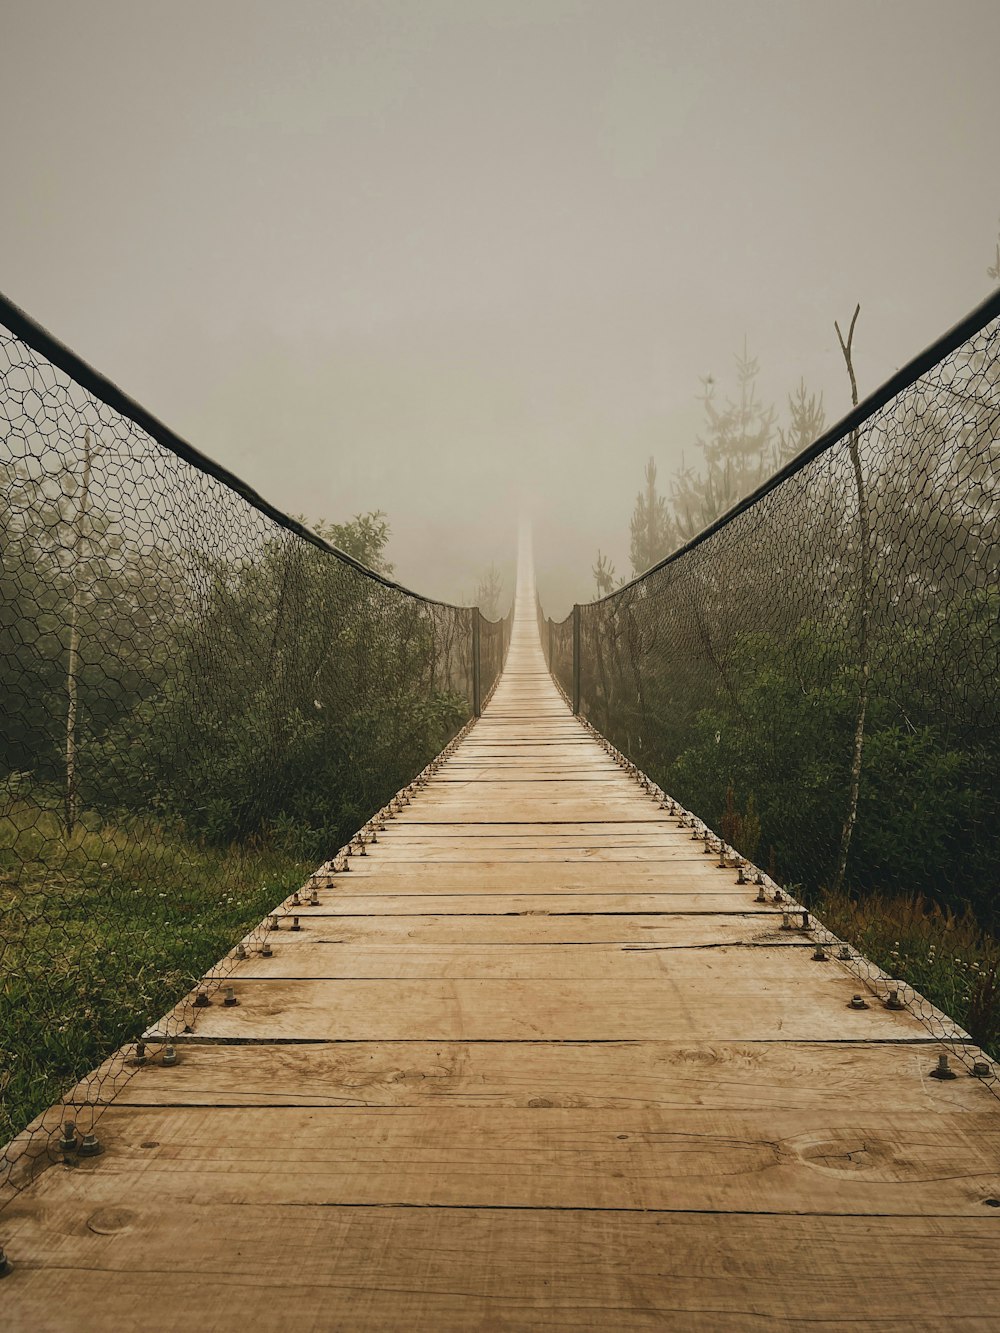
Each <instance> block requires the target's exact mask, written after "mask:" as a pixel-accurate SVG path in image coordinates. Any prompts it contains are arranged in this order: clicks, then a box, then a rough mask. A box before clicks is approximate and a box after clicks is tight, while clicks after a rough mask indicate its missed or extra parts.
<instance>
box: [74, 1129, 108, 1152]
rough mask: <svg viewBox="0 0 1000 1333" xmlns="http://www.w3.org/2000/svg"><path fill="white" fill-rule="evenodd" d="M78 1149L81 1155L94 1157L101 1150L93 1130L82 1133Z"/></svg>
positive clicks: (99, 1142)
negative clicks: (81, 1140)
mask: <svg viewBox="0 0 1000 1333" xmlns="http://www.w3.org/2000/svg"><path fill="white" fill-rule="evenodd" d="M79 1151H80V1156H81V1157H96V1156H97V1154H98V1153H99V1152H101V1151H103V1150H102V1148H101V1141H100V1139H99V1138H98V1137H97V1135H96V1134H95V1133H93V1131H91V1133H89V1134H84V1136H83V1142H82V1143H81V1144H80V1150H79Z"/></svg>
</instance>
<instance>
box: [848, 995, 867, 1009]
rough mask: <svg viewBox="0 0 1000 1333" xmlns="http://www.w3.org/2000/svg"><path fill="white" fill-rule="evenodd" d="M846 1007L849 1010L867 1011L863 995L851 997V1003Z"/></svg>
mask: <svg viewBox="0 0 1000 1333" xmlns="http://www.w3.org/2000/svg"><path fill="white" fill-rule="evenodd" d="M848 1007H849V1008H851V1009H867V1008H868V1005H867V1003H866V1001H865V997H864V996H863V995H852V996H851V1003H850V1005H849V1006H848Z"/></svg>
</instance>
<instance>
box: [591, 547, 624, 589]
mask: <svg viewBox="0 0 1000 1333" xmlns="http://www.w3.org/2000/svg"><path fill="white" fill-rule="evenodd" d="M593 573H594V586H595V587H596V588H597V595H598V597H607V595H608V593H609V592H614V590H615V588H620V587H621V585H622V582H623V580H622V579H619V578H616V577H615V567H614V565H613V564H612V562H611V560H610V559H609V557H608V556H606V555H604V554H603V553H602V552H601V551H600V550H599V551H598V552H597V563H596V564H595V565H594V566H593Z"/></svg>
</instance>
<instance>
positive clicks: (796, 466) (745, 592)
mask: <svg viewBox="0 0 1000 1333" xmlns="http://www.w3.org/2000/svg"><path fill="white" fill-rule="evenodd" d="M998 520H1000V295H998V296H995V297H993V298H992V299H991V300H990V301H988V302H987V303H985V304H984V305H983V306H981V307H980V308H979V309H978V310H977V311H975V312H973V313H972V314H971V315H970V316H969V317H968V319H967V320H965V321H963V323H962V324H961V325H959V326H957V327H956V329H954V330H952V331H951V332H950V333H949V334H947V335H946V336H945V337H944V338H943V339H942V340H940V342H939V343H938V344H936V345H935V346H934V347H933V348H931V349H929V350H928V351H927V352H926V353H924V354H923V355H922V356H921V357H919V358H917V360H916V361H914V362H912V363H911V364H910V365H909V366H908V367H906V368H904V370H902V371H901V372H900V373H899V374H898V375H897V376H896V377H894V379H893V380H892V381H891V382H890V383H889V384H888V385H886V386H885V387H884V388H883V389H882V390H880V391H879V393H877V394H875V395H873V396H872V398H870V399H868V400H867V401H866V402H865V403H862V404H861V405H860V407H859V408H858V409H857V410H856V411H855V412H853V413H852V414H851V415H850V416H849V417H847V418H846V419H845V421H844V422H843V423H841V425H839V426H838V427H835V428H834V429H833V430H832V431H830V432H828V433H827V435H825V436H824V437H823V438H822V439H821V440H819V441H817V442H816V444H815V445H813V446H812V447H811V448H810V449H808V450H806V451H805V452H804V453H803V454H802V455H800V456H799V458H798V459H796V460H793V462H792V463H790V464H789V465H788V466H787V467H786V468H784V469H783V470H782V471H781V472H779V473H778V474H777V476H776V477H775V478H774V479H773V480H772V481H771V482H769V483H767V485H765V486H763V487H761V488H760V490H759V491H758V492H756V493H755V494H754V495H753V496H750V497H748V499H747V500H746V501H744V502H742V503H741V504H740V505H738V506H736V507H735V508H734V509H733V510H732V511H731V512H730V513H729V514H727V515H725V516H723V517H722V518H721V519H720V520H719V521H718V522H717V523H715V524H713V525H712V526H711V527H710V528H708V529H707V530H706V531H705V532H704V533H702V534H701V535H700V536H699V537H697V538H696V539H695V540H694V541H692V542H689V543H688V544H687V545H686V546H684V547H682V548H681V549H680V550H679V551H678V552H677V553H676V554H674V555H673V556H671V557H669V558H668V559H666V560H664V561H663V562H662V563H661V564H659V565H657V566H655V567H654V568H653V569H651V570H649V571H648V572H647V573H645V574H642V575H641V576H640V577H638V578H637V579H635V580H634V581H633V582H632V583H630V584H628V585H627V586H625V587H623V588H622V589H620V590H618V591H615V592H614V593H612V594H610V595H609V596H607V597H605V598H603V599H602V600H600V601H597V602H593V603H591V604H589V605H586V606H581V607H578V608H576V610H575V612H574V615H571V616H569V617H567V619H566V620H564V621H561V622H558V623H557V622H553V621H551V620H548V619H546V617H545V616H544V614H543V613H542V611H541V608H539V626H540V632H541V636H542V645H543V649H544V651H545V654H546V657H547V660H548V662H549V667H550V670H551V671H552V673H553V676H554V678H555V679H556V681H557V683H558V684H559V686H560V688H561V689H562V690H563V692H564V693H565V695H566V696H567V698H568V699H570V700H573V698H574V691H575V690H577V691H578V692H579V711H580V713H581V715H582V716H583V718H585V719H586V721H587V723H588V724H592V725H593V727H594V728H595V729H596V730H597V731H598V732H600V733H602V734H603V735H604V736H605V737H607V738H609V739H610V741H611V742H612V743H613V744H614V746H615V747H617V748H618V749H619V750H620V751H621V752H623V754H624V755H625V756H627V757H628V759H629V760H631V761H632V762H634V763H635V764H636V765H638V766H639V768H640V769H641V770H643V771H644V772H645V773H646V774H648V775H649V776H650V777H651V778H652V779H653V781H654V782H655V783H656V784H657V785H658V786H659V787H660V788H662V789H664V790H665V791H666V792H669V793H670V797H668V798H665V799H664V802H663V804H664V809H665V811H666V812H667V813H668V815H671V805H672V804H673V803H674V802H676V803H678V805H677V809H676V810H675V811H674V812H673V813H672V816H671V817H673V818H676V819H679V820H681V822H683V823H685V824H686V825H688V826H690V827H691V828H692V833H693V834H694V833H695V832H697V833H700V835H701V836H703V837H710V838H711V839H712V843H711V845H712V847H713V848H721V850H720V858H719V860H720V864H722V863H725V865H726V866H727V867H728V868H729V869H730V871H732V869H734V868H735V869H738V868H739V865H740V863H741V862H742V865H743V868H744V872H743V877H746V878H748V879H749V880H750V881H753V880H754V879H755V877H756V875H757V873H758V868H757V867H758V864H759V865H761V866H763V867H766V871H767V873H766V874H765V873H764V871H763V870H761V871H760V872H759V874H760V878H761V880H762V881H763V889H762V890H761V891H762V892H765V893H766V896H767V897H768V899H769V900H773V899H774V898H775V890H776V889H778V895H777V898H778V901H783V902H784V903H785V904H787V906H788V909H789V911H790V913H792V917H791V920H792V924H794V923H796V922H801V920H802V915H801V908H802V904H803V903H806V904H810V905H816V904H822V903H824V901H825V903H826V905H827V906H830V904H831V902H832V900H833V898H834V897H836V899H837V901H839V902H842V903H843V902H846V903H855V904H859V905H862V906H863V905H864V904H866V903H867V904H869V910H875V909H873V908H871V904H872V903H873V902H877V903H882V904H883V910H889V911H896V912H898V913H899V915H900V917H902V916H904V915H905V914H906V913H908V912H912V914H913V915H914V916H915V917H919V916H920V915H921V908H920V904H919V897H920V896H922V897H923V898H924V899H925V900H927V902H929V903H931V904H936V905H939V907H940V908H941V909H942V913H941V916H940V917H939V924H941V925H942V926H943V938H944V939H945V940H946V941H947V940H948V939H949V938H955V939H958V938H959V937H960V936H962V934H963V931H962V929H961V927H962V924H963V923H962V922H961V921H954V920H953V921H952V924H951V926H949V925H948V921H949V916H948V914H949V913H956V914H961V913H968V912H971V913H972V914H973V916H974V918H975V919H976V921H977V923H978V925H977V927H976V929H981V930H983V931H985V934H986V938H987V940H988V939H989V937H990V936H993V937H994V938H995V934H996V930H997V926H998V924H1000V906H998V904H1000V896H998V894H997V867H998V865H1000V792H998V787H997V773H998V767H1000V766H998V760H1000V620H998V615H1000V579H998V562H997V553H998V547H997V539H998ZM574 619H576V622H577V633H578V636H579V649H578V652H577V654H576V661H575V662H574V644H573V639H574ZM574 665H576V672H574ZM712 829H718V830H719V834H720V835H721V837H720V836H718V835H715V834H714V833H712V832H711V830H712ZM779 886H780V888H779ZM758 887H759V886H758ZM751 891H753V890H751ZM907 900H909V903H907ZM904 904H906V906H904ZM911 905H912V906H911ZM796 910H797V912H798V914H797V915H795V911H796ZM968 919H969V918H968V916H967V917H966V920H967V921H968ZM858 920H859V921H860V922H861V924H862V925H863V923H864V912H860V913H859V914H858ZM812 925H813V927H814V929H815V936H816V938H817V939H818V940H819V941H825V943H826V944H827V945H828V946H831V947H832V948H833V949H834V950H835V951H836V952H837V953H838V955H840V956H841V957H843V959H844V961H847V962H849V963H850V965H851V967H852V968H853V969H855V971H856V973H857V975H858V976H859V977H860V978H863V979H864V980H865V981H866V982H867V983H869V986H870V988H871V990H872V991H873V992H874V993H875V994H877V995H878V996H879V997H880V999H881V1000H883V1001H884V1000H886V999H887V998H888V997H889V996H890V995H891V993H892V991H893V990H897V991H898V995H899V998H900V999H901V1000H902V1001H903V1002H904V1003H906V1004H907V1005H908V1007H910V1008H911V1009H912V1010H913V1011H914V1012H915V1013H916V1014H917V1015H918V1017H919V1018H920V1019H921V1020H922V1021H923V1022H924V1023H925V1024H926V1025H927V1026H928V1028H929V1029H930V1030H931V1031H932V1033H933V1034H934V1035H935V1036H948V1035H949V1034H953V1033H954V1032H955V1031H956V1029H955V1026H954V1024H953V1023H951V1022H950V1021H949V1020H948V1019H947V1018H946V1017H945V1015H944V1014H943V1013H942V1012H941V1011H940V1010H939V1009H938V1008H937V1007H936V1006H935V1005H933V1004H931V1003H930V1002H929V1001H928V1000H927V999H926V998H925V997H924V996H923V994H922V993H921V991H920V987H921V985H924V986H925V988H928V989H934V988H936V989H937V992H938V993H939V994H940V993H942V992H945V993H949V994H951V999H950V1001H949V1008H950V1009H952V1010H953V1012H955V1014H956V1016H959V1015H960V1016H961V1018H962V1020H963V1021H964V1023H965V1024H966V1025H967V1026H968V1027H969V1029H970V1030H971V1031H972V1033H973V1035H974V1036H975V1037H976V1038H977V1040H980V1041H981V1040H989V1041H990V1042H991V1044H992V1046H993V1050H994V1054H996V1053H997V1052H996V1044H997V1035H998V1034H1000V953H998V950H997V948H996V947H995V946H992V945H990V944H989V943H987V944H986V946H985V954H984V959H983V961H981V962H980V961H976V962H970V961H969V958H968V957H962V956H961V955H962V949H961V948H955V949H954V950H953V954H954V956H949V958H948V959H947V960H946V965H945V960H942V958H941V956H940V954H937V955H936V949H937V946H933V947H931V946H927V945H926V944H924V945H923V946H922V947H919V948H918V947H917V945H914V947H913V948H912V949H910V950H909V952H908V951H907V946H906V945H905V944H904V945H903V946H901V945H900V943H899V941H898V940H897V941H896V947H895V949H894V950H890V951H889V953H888V955H887V956H886V958H885V967H887V968H888V969H889V970H888V971H885V970H883V968H880V967H878V966H876V965H875V963H873V962H871V961H869V960H868V959H867V958H866V957H864V956H862V955H860V954H859V953H858V952H857V950H856V949H855V948H854V947H852V942H851V941H845V940H842V939H840V938H839V937H838V936H837V935H835V934H834V933H833V932H832V931H830V930H827V929H826V928H825V927H824V926H822V925H821V924H819V923H817V922H816V921H815V920H814V921H813V922H812ZM905 925H906V921H900V922H899V930H898V931H897V934H900V935H903V934H905V930H904V929H903V927H904V926H905ZM949 929H951V930H952V935H951V936H949V933H948V932H949ZM966 933H967V932H966ZM917 954H919V955H920V956H917ZM901 972H905V974H906V980H905V981H903V982H902V983H900V984H897V983H898V982H899V978H900V974H901ZM939 974H942V975H939ZM914 986H916V988H917V989H914ZM869 998H871V997H869ZM954 1048H955V1050H956V1053H957V1054H959V1055H963V1056H964V1058H965V1061H966V1063H967V1064H968V1065H969V1067H970V1068H971V1067H972V1065H973V1064H976V1062H980V1063H979V1068H978V1071H977V1072H980V1073H985V1075H986V1077H987V1078H989V1079H992V1081H993V1086H994V1089H995V1088H996V1065H995V1064H993V1063H988V1067H987V1068H986V1070H984V1069H983V1066H982V1064H981V1061H982V1054H981V1052H980V1051H979V1050H978V1049H975V1048H974V1047H973V1046H967V1045H966V1043H965V1042H964V1041H963V1040H961V1039H957V1040H955V1042H954Z"/></svg>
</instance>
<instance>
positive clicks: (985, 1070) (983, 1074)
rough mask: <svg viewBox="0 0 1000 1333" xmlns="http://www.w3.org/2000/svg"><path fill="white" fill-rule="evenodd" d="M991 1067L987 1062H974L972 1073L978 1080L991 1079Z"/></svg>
mask: <svg viewBox="0 0 1000 1333" xmlns="http://www.w3.org/2000/svg"><path fill="white" fill-rule="evenodd" d="M990 1072H991V1071H990V1066H989V1064H988V1062H987V1061H986V1060H973V1062H972V1073H973V1075H974V1077H976V1078H989V1076H990Z"/></svg>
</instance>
